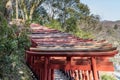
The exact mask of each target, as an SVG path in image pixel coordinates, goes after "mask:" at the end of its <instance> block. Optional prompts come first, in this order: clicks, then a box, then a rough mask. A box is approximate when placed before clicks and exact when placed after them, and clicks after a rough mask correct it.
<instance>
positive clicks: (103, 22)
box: [101, 20, 120, 27]
mask: <svg viewBox="0 0 120 80" xmlns="http://www.w3.org/2000/svg"><path fill="white" fill-rule="evenodd" d="M101 24H102V25H103V26H111V27H114V26H115V25H118V26H120V20H117V21H107V20H105V21H101Z"/></svg>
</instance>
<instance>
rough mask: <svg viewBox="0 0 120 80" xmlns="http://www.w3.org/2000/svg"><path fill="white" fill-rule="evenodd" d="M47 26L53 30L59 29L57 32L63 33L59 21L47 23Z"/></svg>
mask: <svg viewBox="0 0 120 80" xmlns="http://www.w3.org/2000/svg"><path fill="white" fill-rule="evenodd" d="M45 26H47V27H49V28H53V29H57V30H60V31H63V29H62V28H61V24H60V22H59V21H57V20H52V21H50V22H49V23H46V24H45Z"/></svg>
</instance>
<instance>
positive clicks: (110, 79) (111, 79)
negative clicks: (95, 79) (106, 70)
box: [101, 75, 117, 80]
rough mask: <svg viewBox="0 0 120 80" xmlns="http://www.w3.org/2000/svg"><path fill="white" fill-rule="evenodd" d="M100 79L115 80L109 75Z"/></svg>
mask: <svg viewBox="0 0 120 80" xmlns="http://www.w3.org/2000/svg"><path fill="white" fill-rule="evenodd" d="M101 78H102V80H117V79H115V78H114V77H113V76H110V75H102V76H101Z"/></svg>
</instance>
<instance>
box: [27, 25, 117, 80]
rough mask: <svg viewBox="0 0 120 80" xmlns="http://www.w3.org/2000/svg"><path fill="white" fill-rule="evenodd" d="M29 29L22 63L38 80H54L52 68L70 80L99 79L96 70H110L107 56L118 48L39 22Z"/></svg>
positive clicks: (111, 54)
mask: <svg viewBox="0 0 120 80" xmlns="http://www.w3.org/2000/svg"><path fill="white" fill-rule="evenodd" d="M31 32H32V34H30V35H29V37H30V39H31V42H32V45H31V47H30V48H29V50H26V62H27V64H28V65H29V67H30V68H31V69H32V71H33V73H34V74H35V75H36V76H37V78H38V80H54V70H55V69H59V70H62V71H63V72H64V74H65V75H67V76H68V77H69V79H70V80H72V79H74V80H100V77H99V71H114V67H113V63H112V62H110V61H109V58H110V57H114V55H115V54H117V53H118V50H116V47H113V46H112V44H110V43H108V42H107V41H106V40H101V41H95V40H92V39H81V38H78V37H75V36H73V35H72V34H69V33H65V32H61V31H58V30H55V29H50V28H47V27H44V26H41V25H39V24H31Z"/></svg>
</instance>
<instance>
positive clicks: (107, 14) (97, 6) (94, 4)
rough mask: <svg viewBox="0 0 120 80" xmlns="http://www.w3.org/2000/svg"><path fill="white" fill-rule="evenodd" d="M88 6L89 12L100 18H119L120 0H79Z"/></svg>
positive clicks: (113, 19) (114, 19)
mask: <svg viewBox="0 0 120 80" xmlns="http://www.w3.org/2000/svg"><path fill="white" fill-rule="evenodd" d="M80 1H81V2H82V3H85V4H87V5H88V6H89V8H90V11H91V13H93V14H96V15H100V17H101V20H112V21H116V20H120V0H80Z"/></svg>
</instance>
